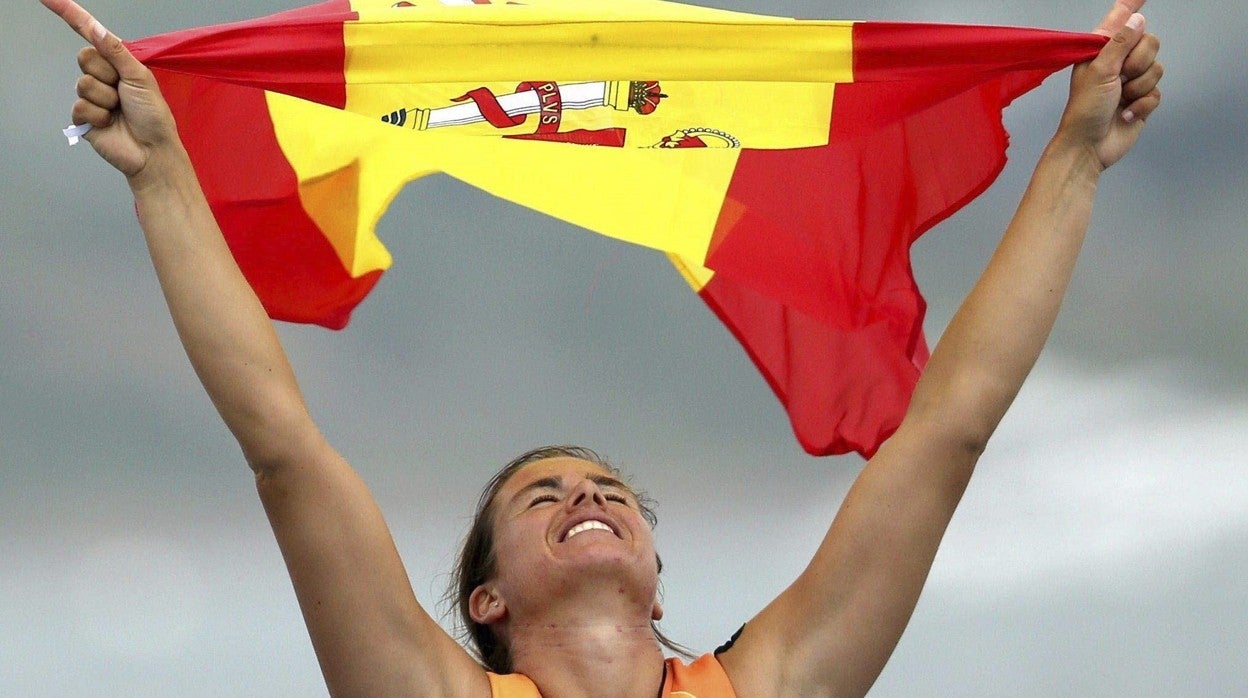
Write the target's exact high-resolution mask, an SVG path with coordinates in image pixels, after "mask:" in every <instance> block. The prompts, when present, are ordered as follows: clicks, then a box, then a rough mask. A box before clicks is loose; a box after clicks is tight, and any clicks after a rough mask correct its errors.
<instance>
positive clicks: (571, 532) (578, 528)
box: [563, 521, 615, 540]
mask: <svg viewBox="0 0 1248 698" xmlns="http://www.w3.org/2000/svg"><path fill="white" fill-rule="evenodd" d="M593 530H598V531H609V532H611V533H614V532H615V531H612V530H611V527H610V526H608V525H606V524H604V523H603V522H601V521H586V522H584V523H579V524H577V525H575V526H573V527H572V528H570V529H568V535H566V536H564V537H563V539H564V540H567V539H569V538H571V537H572V536H575V535H576V534H578V533H584V532H585V531H593Z"/></svg>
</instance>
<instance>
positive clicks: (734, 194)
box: [700, 24, 1104, 456]
mask: <svg viewBox="0 0 1248 698" xmlns="http://www.w3.org/2000/svg"><path fill="white" fill-rule="evenodd" d="M899 27H900V28H899ZM926 31H930V28H925V27H914V26H910V25H892V24H879V25H872V24H858V25H856V26H855V30H854V45H855V71H856V73H857V74H859V75H865V76H866V78H867V79H866V80H865V81H863V82H855V83H852V84H844V85H838V86H837V88H836V94H835V97H834V100H833V105H834V108H833V115H832V124H831V129H830V133H829V144H828V145H827V146H824V147H819V148H806V149H801V150H791V151H766V150H748V149H747V150H743V151H742V153H741V158H740V160H739V161H738V164H737V168H736V171H735V173H734V175H733V179H732V182H731V184H730V185H729V189H728V194H727V197H726V200H725V202H724V207H723V209H722V210H721V213H720V220H719V223H718V225H717V230H716V234H715V238H714V240H713V242H712V245H711V249H710V252H709V254H708V255H707V262H706V266H707V267H709V268H711V269H713V270H714V271H715V272H716V273H715V276H714V277H713V278H712V280H711V282H710V283H709V284H708V285H707V286H706V287H705V288H704V289H703V290H702V292H701V294H700V295H701V296H702V298H703V299H704V300H705V301H706V302H707V304H708V305H709V306H710V307H711V309H712V310H714V311H715V313H716V314H717V315H718V316H719V317H720V319H721V320H722V321H723V322H724V324H725V325H727V326H728V328H729V330H730V331H731V332H732V333H733V334H734V335H735V336H736V337H737V339H738V340H739V341H740V342H741V344H742V345H743V347H744V348H745V350H746V352H747V353H748V354H749V356H750V358H751V359H752V360H753V361H754V363H755V364H756V365H757V366H758V368H759V370H760V371H761V372H762V373H763V375H764V377H765V378H766V380H767V382H768V384H769V385H770V386H771V387H772V389H773V390H774V391H775V393H776V395H777V396H778V397H779V398H780V400H781V402H782V403H784V405H785V408H786V410H787V411H788V414H789V418H790V421H791V422H792V424H793V429H794V432H795V433H796V435H797V438H798V440H799V441H800V442H801V444H802V446H803V447H804V448H805V449H806V450H807V451H808V452H810V453H813V454H817V455H824V454H829V453H844V452H847V451H849V450H855V451H859V452H860V453H862V454H863V455H867V456H870V455H871V454H872V453H874V451H875V450H876V449H877V448H878V447H879V445H880V443H881V442H883V440H884V439H886V438H887V437H888V436H889V435H890V434H892V432H893V431H894V430H895V429H896V428H897V426H898V425H899V424H900V423H901V418H902V416H903V415H904V414H905V409H906V407H907V405H908V403H909V399H910V394H911V392H912V391H913V388H914V385H915V383H916V382H917V381H918V377H919V373H920V371H921V369H922V367H923V365H924V364H925V363H926V361H927V357H928V350H927V345H926V341H925V339H924V337H923V316H924V313H925V311H926V303H925V302H924V300H923V297H922V296H921V295H920V293H919V290H918V287H917V285H916V283H915V281H914V276H913V274H912V273H911V269H910V245H911V243H912V242H913V241H914V240H915V239H917V238H918V237H919V236H920V235H921V234H923V233H924V232H925V231H927V230H928V229H930V228H931V227H932V226H934V225H935V224H936V223H938V222H940V221H941V220H944V219H945V218H947V217H948V216H950V215H952V214H953V213H954V212H955V211H957V210H958V209H960V208H961V207H962V206H964V205H966V204H967V203H968V202H969V201H970V200H971V199H973V198H974V197H976V196H978V195H979V194H980V193H982V192H983V191H984V189H986V188H987V187H988V186H989V185H990V184H991V183H992V181H993V180H994V179H995V178H996V176H997V175H998V174H999V173H1000V171H1001V168H1002V167H1003V166H1004V164H1005V147H1006V145H1007V141H1008V136H1007V135H1006V133H1005V129H1004V127H1003V126H1002V124H1001V110H1002V109H1003V108H1004V107H1005V106H1006V105H1007V104H1009V102H1010V101H1011V100H1013V99H1014V97H1016V96H1018V95H1019V94H1022V93H1023V92H1026V91H1027V90H1029V89H1031V88H1033V87H1035V86H1036V85H1038V84H1039V83H1040V82H1041V81H1042V80H1043V79H1044V77H1045V76H1047V75H1048V74H1050V73H1052V72H1053V71H1055V70H1058V69H1060V68H1063V67H1065V66H1066V65H1068V64H1070V63H1071V62H1074V61H1076V60H1086V59H1087V58H1090V57H1091V56H1094V55H1095V54H1096V53H1097V51H1098V50H1099V47H1100V46H1101V45H1103V43H1104V41H1103V39H1101V38H1100V37H1095V36H1093V37H1091V38H1089V37H1087V36H1084V35H1067V36H1069V37H1073V38H1072V39H1071V40H1070V41H1069V42H1068V43H1063V42H1060V41H1059V42H1056V45H1055V44H1054V43H1053V34H1054V33H1053V32H1035V31H1034V30H1017V29H1016V30H997V29H993V30H989V32H988V33H987V34H986V35H985V37H986V39H985V42H986V43H977V42H976V37H977V36H978V33H977V32H978V30H977V29H975V28H971V29H969V30H968V29H965V28H958V30H957V31H955V32H953V35H956V36H955V37H954V38H956V41H954V40H953V39H949V37H948V36H944V35H941V36H943V38H939V37H938V41H937V44H938V45H939V46H943V47H944V49H943V50H945V51H947V52H949V53H948V54H945V53H939V52H937V54H933V55H928V56H927V60H926V61H925V62H926V66H925V67H924V68H922V69H921V70H920V71H919V72H920V73H921V74H922V75H921V78H922V79H917V80H916V79H911V80H907V81H904V82H902V81H893V80H891V79H889V78H890V75H891V74H890V72H889V70H890V67H891V66H892V65H893V63H894V59H896V58H897V57H898V56H901V55H902V54H904V53H905V51H907V50H917V49H914V48H913V46H912V44H914V43H915V42H916V41H917V40H918V39H919V38H921V36H920V35H922V34H924V33H925V32H926ZM898 33H899V34H898ZM1033 34H1039V35H1041V36H1042V37H1048V38H1047V40H1040V41H1039V44H1037V42H1036V41H1035V40H1033V38H1034V37H1033ZM894 35H898V36H900V38H901V43H900V46H901V48H897V47H896V46H894V45H893V44H892V39H893V37H894ZM1011 37H1016V38H1018V39H1019V40H1020V41H1021V45H1022V46H1023V48H1019V49H1018V50H1017V51H1015V50H1008V51H1007V50H1005V49H1002V48H1000V47H1001V46H1002V45H1005V46H1007V47H1008V46H1009V45H1010V39H1011ZM919 43H922V42H919ZM1038 45H1039V46H1041V47H1042V48H1041V49H1037V48H1036V47H1037V46H1038ZM924 50H926V49H924ZM983 51H987V52H988V53H989V54H991V55H989V56H987V57H985V56H982V55H980V52H983ZM1021 53H1025V54H1027V58H1026V60H1025V61H1023V60H1019V58H1018V56H1019V55H1020V54H1021ZM994 55H995V56H996V58H992V56H994ZM946 59H947V65H945V64H942V61H946ZM860 70H861V71H862V72H861V73H859V72H858V71H860ZM904 77H910V78H914V77H915V76H914V75H910V74H907V75H906V76H904Z"/></svg>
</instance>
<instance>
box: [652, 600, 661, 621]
mask: <svg viewBox="0 0 1248 698" xmlns="http://www.w3.org/2000/svg"><path fill="white" fill-rule="evenodd" d="M650 620H663V604H662V603H660V602H659V599H658V597H657V596H656V597H655V599H654V607H653V608H651V609H650Z"/></svg>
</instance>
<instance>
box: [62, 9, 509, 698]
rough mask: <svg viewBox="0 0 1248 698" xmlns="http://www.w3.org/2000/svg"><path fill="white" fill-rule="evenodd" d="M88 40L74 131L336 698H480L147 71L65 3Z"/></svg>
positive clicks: (478, 679) (476, 669) (466, 660)
mask: <svg viewBox="0 0 1248 698" xmlns="http://www.w3.org/2000/svg"><path fill="white" fill-rule="evenodd" d="M42 2H43V3H44V5H46V6H47V7H48V8H49V9H51V10H52V11H54V12H56V13H57V14H58V15H60V16H61V17H62V18H63V19H64V20H65V21H66V22H68V23H69V24H70V26H72V27H74V28H75V29H76V30H77V31H78V32H79V33H80V34H81V35H82V36H83V37H85V38H87V39H88V41H90V42H91V43H92V46H91V47H89V48H86V49H84V50H83V51H82V53H80V54H79V63H80V65H81V66H82V69H83V73H84V76H83V78H82V79H81V80H80V81H79V85H78V93H79V96H80V99H79V100H78V101H77V102H76V103H75V105H74V113H73V120H74V122H75V123H91V124H92V125H93V126H94V129H93V130H92V131H91V132H90V133H88V134H87V136H86V138H87V140H88V141H90V142H91V144H92V146H93V147H94V148H95V149H96V150H97V151H98V152H99V153H100V155H101V156H102V157H104V159H105V160H107V161H108V162H109V163H110V164H112V165H113V166H115V167H116V168H117V169H119V170H120V171H122V172H123V173H124V174H125V175H126V177H127V178H128V180H129V183H130V186H131V189H132V190H133V192H134V197H135V204H136V208H137V210H138V213H139V220H140V223H141V225H142V227H143V232H144V235H145V237H146V240H147V244H148V249H149V251H150V253H151V257H152V262H153V265H154V266H155V268H156V273H157V276H158V278H159V280H160V284H161V288H162V289H163V291H164V294H165V298H166V301H167V303H168V305H169V310H170V314H171V316H172V318H173V321H174V325H175V326H176V328H177V331H178V335H179V337H180V338H181V340H182V344H183V346H184V347H185V348H186V352H187V355H188V356H189V358H190V360H191V363H192V365H193V366H194V367H195V371H196V373H197V374H198V375H199V378H200V380H201V382H202V383H203V385H204V388H205V390H206V391H207V392H208V395H209V396H210V397H211V399H212V401H213V403H214V405H215V406H216V408H217V410H218V412H219V413H220V414H221V417H222V419H224V421H225V423H226V424H227V426H228V427H229V428H230V430H231V432H233V434H234V436H235V437H236V438H237V439H238V442H239V444H240V446H241V447H242V450H243V454H244V456H245V457H246V459H247V462H248V463H249V464H250V466H251V468H252V469H253V470H254V471H255V475H256V485H257V489H258V491H259V493H260V498H261V500H262V502H263V504H264V508H265V511H266V512H267V513H268V516H269V521H270V523H271V524H272V526H273V531H274V534H275V535H276V537H277V541H278V544H279V546H280V547H281V550H282V554H283V556H284V557H285V560H286V564H287V567H288V569H289V571H290V575H291V579H292V581H293V583H294V587H295V592H296V594H297V596H298V598H299V603H300V607H301V608H302V610H303V614H304V618H305V620H306V622H307V625H308V630H309V633H310V635H311V637H312V643H313V646H314V647H315V649H316V653H317V658H318V659H319V661H320V664H321V669H322V671H323V673H324V675H325V679H326V683H327V684H328V686H329V688H330V691H331V693H333V694H335V695H361V696H384V695H416V694H419V695H446V696H451V695H457V696H485V695H488V692H489V686H488V682H487V680H486V677H485V673H484V671H483V670H482V669H481V667H480V666H479V665H477V663H476V662H475V661H473V659H472V658H471V657H470V656H469V655H468V654H467V652H465V651H464V650H463V649H462V648H461V647H459V645H458V644H457V643H455V641H454V640H453V639H452V638H450V637H449V636H448V635H447V634H446V633H445V632H444V631H443V630H442V629H441V628H440V627H439V626H438V625H437V623H435V622H434V621H433V619H431V618H430V617H429V615H428V614H427V613H426V612H425V611H424V610H423V609H422V608H421V607H420V605H419V604H418V603H417V601H416V598H415V595H414V594H413V593H412V589H411V585H410V583H409V581H408V579H407V574H406V571H405V570H404V568H403V564H402V561H401V560H400V559H399V555H398V552H397V550H396V549H395V546H394V542H393V540H392V539H391V536H390V532H389V530H388V529H387V527H386V524H385V521H384V520H383V519H382V516H381V512H380V511H379V510H378V508H377V506H376V504H375V502H374V500H373V498H372V496H371V494H370V493H369V492H368V489H367V488H366V487H365V485H364V483H363V482H362V481H361V480H360V478H359V477H358V476H357V475H356V473H355V472H354V471H353V470H352V469H351V467H350V466H349V465H348V464H347V462H346V461H345V460H344V459H343V458H342V457H341V456H340V455H339V454H338V453H337V452H335V451H334V449H333V448H332V447H330V446H329V444H328V443H327V442H326V441H325V439H324V438H323V437H322V435H321V433H320V431H319V430H318V429H317V427H316V425H315V424H314V423H313V421H312V419H311V417H310V416H309V415H308V411H307V408H306V406H305V404H304V401H303V397H302V395H301V394H300V391H299V387H298V384H297V383H296V381H295V376H294V373H293V371H292V369H291V367H290V365H289V363H288V362H287V360H286V357H285V354H284V352H283V351H282V348H281V344H280V343H279V341H278V338H277V334H276V332H275V331H274V328H273V326H272V323H271V322H270V321H269V319H268V317H267V316H266V315H265V313H264V310H263V308H262V307H261V305H260V302H259V300H258V299H257V298H256V296H255V294H254V293H253V292H252V290H251V288H250V287H249V286H248V284H247V283H246V280H245V279H244V278H243V276H242V273H241V272H240V271H239V269H238V267H237V265H236V264H235V263H234V260H233V257H232V256H231V254H230V252H229V249H228V247H227V246H226V244H225V241H224V239H223V238H222V236H221V232H220V230H219V229H218V227H217V224H216V221H215V220H214V219H213V216H212V212H211V211H210V210H209V208H208V204H207V202H206V201H205V199H204V195H203V193H202V192H201V190H200V187H199V183H198V181H197V180H196V178H195V174H194V171H193V170H192V169H191V165H190V162H189V160H188V159H187V156H186V152H185V151H184V149H183V148H182V144H181V142H180V141H179V140H178V137H177V132H176V129H175V127H174V124H173V118H172V116H171V114H170V113H169V109H168V107H167V105H166V104H165V102H164V100H163V98H162V97H161V95H160V92H159V89H158V87H157V85H156V82H155V80H154V78H153V77H152V75H151V73H150V72H149V71H148V70H147V69H146V68H145V67H143V66H142V65H141V64H140V63H139V62H138V61H137V60H135V58H134V57H133V56H131V55H130V53H129V52H128V51H127V50H126V49H125V47H124V46H123V45H122V44H121V41H120V40H119V39H118V38H117V37H116V36H113V35H111V34H108V33H107V32H106V31H105V30H104V29H103V27H101V26H100V25H99V23H98V22H96V21H95V20H94V19H93V18H92V17H91V16H90V15H89V14H87V12H86V11H84V10H83V9H82V8H80V7H78V6H77V5H76V4H74V3H73V2H72V1H71V0H42Z"/></svg>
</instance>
